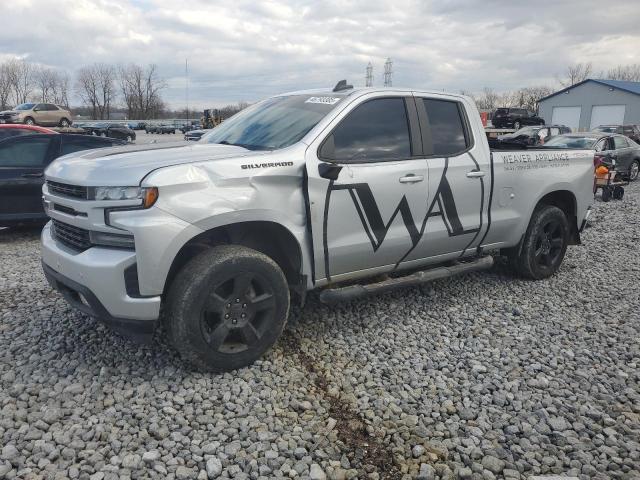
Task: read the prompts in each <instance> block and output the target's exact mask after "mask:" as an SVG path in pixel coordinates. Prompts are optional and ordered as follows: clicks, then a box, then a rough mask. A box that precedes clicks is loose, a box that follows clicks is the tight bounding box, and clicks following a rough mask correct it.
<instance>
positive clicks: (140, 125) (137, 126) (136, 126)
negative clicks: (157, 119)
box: [127, 122, 147, 130]
mask: <svg viewBox="0 0 640 480" xmlns="http://www.w3.org/2000/svg"><path fill="white" fill-rule="evenodd" d="M146 126H147V122H129V123H127V127H129V128H130V129H131V130H144V129H145V127H146Z"/></svg>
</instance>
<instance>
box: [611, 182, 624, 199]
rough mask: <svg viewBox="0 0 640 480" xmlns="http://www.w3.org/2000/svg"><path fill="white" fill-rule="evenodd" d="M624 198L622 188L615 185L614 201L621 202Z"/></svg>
mask: <svg viewBox="0 0 640 480" xmlns="http://www.w3.org/2000/svg"><path fill="white" fill-rule="evenodd" d="M623 197H624V188H623V187H621V186H620V185H616V186H615V187H613V199H614V200H622V199H623Z"/></svg>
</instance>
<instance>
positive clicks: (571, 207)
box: [533, 190, 580, 245]
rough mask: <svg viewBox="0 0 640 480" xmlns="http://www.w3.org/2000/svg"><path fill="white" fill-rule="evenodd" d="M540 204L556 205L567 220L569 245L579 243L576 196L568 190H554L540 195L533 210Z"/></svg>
mask: <svg viewBox="0 0 640 480" xmlns="http://www.w3.org/2000/svg"><path fill="white" fill-rule="evenodd" d="M541 205H551V206H554V207H558V208H559V209H560V210H562V211H563V212H564V214H565V215H566V217H567V220H568V221H569V228H570V229H571V236H570V238H569V245H579V244H580V232H579V231H578V216H577V215H578V213H577V212H578V201H577V199H576V196H575V195H574V193H573V192H571V191H570V190H554V191H552V192H549V193H547V194H545V195H544V196H542V197H541V198H540V199H539V200H538V203H536V206H535V208H534V209H533V211H535V210H536V209H537V208H538V207H540V206H541Z"/></svg>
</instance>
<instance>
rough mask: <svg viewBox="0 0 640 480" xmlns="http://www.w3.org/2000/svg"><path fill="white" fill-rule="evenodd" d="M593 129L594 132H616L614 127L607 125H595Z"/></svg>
mask: <svg viewBox="0 0 640 480" xmlns="http://www.w3.org/2000/svg"><path fill="white" fill-rule="evenodd" d="M593 130H594V131H596V132H606V133H616V127H607V126H604V125H601V126H599V127H596V128H594V129H593Z"/></svg>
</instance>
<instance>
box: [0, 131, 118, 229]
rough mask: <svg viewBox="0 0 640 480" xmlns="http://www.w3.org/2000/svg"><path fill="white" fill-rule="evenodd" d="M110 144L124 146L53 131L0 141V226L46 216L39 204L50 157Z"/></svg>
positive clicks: (108, 140)
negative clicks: (44, 174)
mask: <svg viewBox="0 0 640 480" xmlns="http://www.w3.org/2000/svg"><path fill="white" fill-rule="evenodd" d="M114 145H126V142H124V141H122V140H117V139H113V138H98V137H91V136H89V135H66V134H58V133H55V132H54V133H35V134H33V135H20V136H14V137H9V138H5V139H3V140H0V226H2V227H8V226H11V225H15V224H17V223H22V222H25V221H35V220H44V219H45V218H46V215H45V213H44V209H43V206H42V183H43V173H44V170H45V168H47V166H48V165H49V164H50V163H51V162H52V161H53V160H54V159H56V158H57V157H60V156H62V155H66V154H68V153H73V152H77V151H80V150H88V149H91V148H103V147H111V146H114ZM51 208H56V206H55V205H52V206H51Z"/></svg>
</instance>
